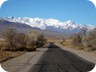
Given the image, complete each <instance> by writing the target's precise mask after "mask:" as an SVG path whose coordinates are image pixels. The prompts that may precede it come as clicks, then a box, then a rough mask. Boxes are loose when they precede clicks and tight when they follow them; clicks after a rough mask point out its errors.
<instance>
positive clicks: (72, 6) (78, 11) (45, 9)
mask: <svg viewBox="0 0 96 72" xmlns="http://www.w3.org/2000/svg"><path fill="white" fill-rule="evenodd" d="M8 16H14V17H32V18H36V17H38V18H46V19H48V18H53V19H58V20H60V21H62V22H64V21H67V20H72V21H74V22H75V23H78V24H88V25H96V8H95V6H94V5H93V4H92V3H91V2H90V1H88V0H8V1H7V2H5V3H4V4H3V5H2V7H1V8H0V18H2V17H8Z"/></svg>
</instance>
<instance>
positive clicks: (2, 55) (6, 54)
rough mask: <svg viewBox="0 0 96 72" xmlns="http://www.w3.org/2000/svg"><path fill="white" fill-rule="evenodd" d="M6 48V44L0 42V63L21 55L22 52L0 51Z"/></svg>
mask: <svg viewBox="0 0 96 72" xmlns="http://www.w3.org/2000/svg"><path fill="white" fill-rule="evenodd" d="M4 48H6V42H5V41H4V40H0V63H2V62H5V61H6V60H9V59H11V58H14V57H17V56H19V55H22V54H23V53H24V52H20V51H18V52H12V51H2V49H4Z"/></svg>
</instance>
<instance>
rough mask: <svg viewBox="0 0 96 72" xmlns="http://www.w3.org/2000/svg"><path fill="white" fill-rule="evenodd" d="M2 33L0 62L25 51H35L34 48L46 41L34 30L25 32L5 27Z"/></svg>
mask: <svg viewBox="0 0 96 72" xmlns="http://www.w3.org/2000/svg"><path fill="white" fill-rule="evenodd" d="M2 35H3V37H4V39H3V40H0V41H1V42H0V62H2V60H3V61H4V60H6V59H9V58H12V57H16V56H18V54H19V55H20V54H21V53H22V52H25V51H36V48H38V47H42V46H44V44H45V43H46V42H47V41H46V39H45V37H44V35H43V34H38V33H37V32H36V31H31V32H29V33H26V34H25V33H19V32H17V31H16V30H15V29H7V30H6V31H5V32H3V33H2ZM14 54H15V55H14Z"/></svg>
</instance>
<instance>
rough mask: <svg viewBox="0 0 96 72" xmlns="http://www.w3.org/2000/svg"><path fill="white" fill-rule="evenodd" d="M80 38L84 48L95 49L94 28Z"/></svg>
mask: <svg viewBox="0 0 96 72" xmlns="http://www.w3.org/2000/svg"><path fill="white" fill-rule="evenodd" d="M82 40H83V41H82V42H83V45H84V46H85V48H90V49H96V29H94V30H91V31H89V32H88V33H87V34H86V35H84V36H83V38H82Z"/></svg>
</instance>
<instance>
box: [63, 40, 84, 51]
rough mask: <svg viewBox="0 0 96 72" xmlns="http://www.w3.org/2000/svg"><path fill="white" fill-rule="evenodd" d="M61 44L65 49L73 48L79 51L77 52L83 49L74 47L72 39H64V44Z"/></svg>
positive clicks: (80, 46)
mask: <svg viewBox="0 0 96 72" xmlns="http://www.w3.org/2000/svg"><path fill="white" fill-rule="evenodd" d="M61 44H62V45H64V47H67V48H75V49H79V50H82V49H84V47H83V46H82V45H79V46H74V45H73V42H72V39H66V40H65V41H64V42H61Z"/></svg>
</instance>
